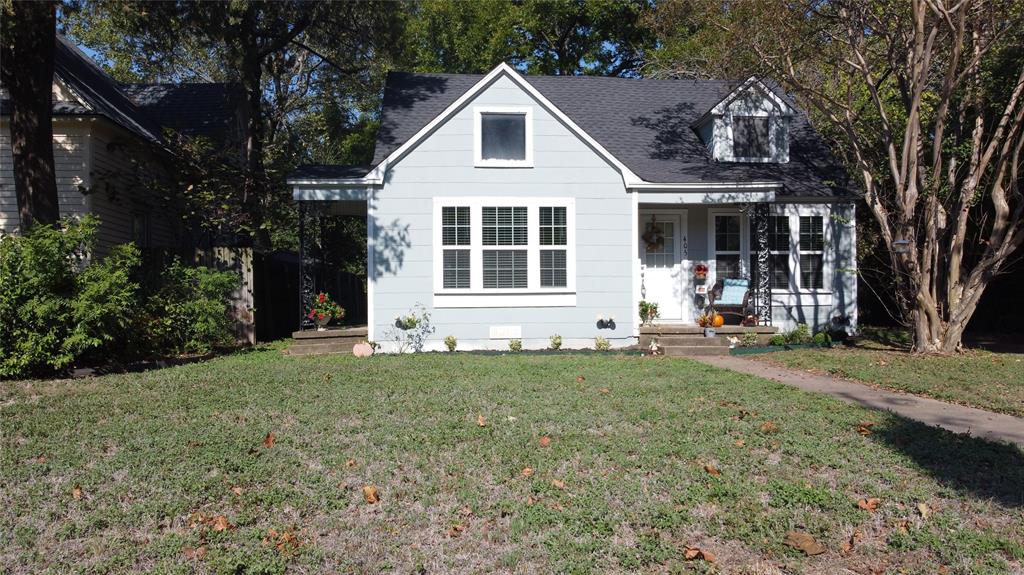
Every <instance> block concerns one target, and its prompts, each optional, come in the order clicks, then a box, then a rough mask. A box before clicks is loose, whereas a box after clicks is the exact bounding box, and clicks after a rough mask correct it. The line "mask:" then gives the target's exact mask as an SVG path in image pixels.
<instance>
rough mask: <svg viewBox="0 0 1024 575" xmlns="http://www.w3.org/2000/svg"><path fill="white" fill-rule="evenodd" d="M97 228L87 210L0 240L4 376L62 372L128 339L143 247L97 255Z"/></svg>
mask: <svg viewBox="0 0 1024 575" xmlns="http://www.w3.org/2000/svg"><path fill="white" fill-rule="evenodd" d="M98 226H99V221H98V220H97V219H96V218H94V217H89V216H87V217H85V218H82V219H81V220H80V221H75V220H71V219H68V220H64V221H62V222H61V224H60V227H59V228H54V227H51V226H44V225H38V226H35V227H33V228H32V230H31V231H29V232H28V234H26V235H24V236H21V237H16V236H7V237H4V238H2V239H0V377H3V378H18V377H27V376H32V375H51V374H54V373H60V372H63V371H65V370H66V369H68V368H69V367H71V365H73V364H74V362H75V361H76V360H78V359H80V358H82V357H83V356H86V355H89V356H94V357H100V358H102V357H106V356H107V355H108V354H109V353H111V351H112V350H114V349H117V348H118V347H119V346H118V345H117V343H118V342H123V341H125V339H127V335H128V329H129V327H130V326H131V324H132V321H133V320H134V319H135V316H136V309H137V301H138V300H137V296H138V287H139V286H138V284H137V283H135V282H133V281H132V280H131V274H132V272H133V271H134V270H135V269H136V268H137V267H138V265H139V252H138V250H137V249H136V248H135V247H134V246H133V245H130V244H129V245H124V246H118V247H116V248H114V249H113V250H111V252H110V254H109V255H108V256H107V257H105V258H103V259H95V258H91V257H90V254H91V252H92V248H93V246H94V245H95V240H96V230H97V228H98Z"/></svg>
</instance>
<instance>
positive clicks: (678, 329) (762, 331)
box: [640, 323, 779, 336]
mask: <svg viewBox="0 0 1024 575" xmlns="http://www.w3.org/2000/svg"><path fill="white" fill-rule="evenodd" d="M778 331H779V328H777V327H774V326H763V325H758V326H752V327H744V326H741V325H723V326H722V327H719V328H715V332H716V333H717V334H718V335H735V336H739V335H741V334H744V333H748V332H754V333H756V334H759V335H771V334H775V333H778ZM640 334H641V335H648V334H649V335H661V336H666V335H701V336H702V335H704V328H702V327H700V326H699V325H692V324H683V323H680V324H673V323H660V324H655V325H652V326H644V327H642V328H640Z"/></svg>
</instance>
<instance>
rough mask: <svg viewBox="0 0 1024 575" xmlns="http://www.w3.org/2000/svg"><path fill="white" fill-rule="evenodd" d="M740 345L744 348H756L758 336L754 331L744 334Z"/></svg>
mask: <svg viewBox="0 0 1024 575" xmlns="http://www.w3.org/2000/svg"><path fill="white" fill-rule="evenodd" d="M740 345H742V346H743V347H756V346H757V334H756V333H754V332H752V331H748V332H746V333H744V334H743V337H742V338H741V339H740Z"/></svg>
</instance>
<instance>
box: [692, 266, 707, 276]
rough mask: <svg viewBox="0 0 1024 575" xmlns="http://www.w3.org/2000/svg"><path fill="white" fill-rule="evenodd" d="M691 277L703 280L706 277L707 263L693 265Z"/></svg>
mask: <svg viewBox="0 0 1024 575" xmlns="http://www.w3.org/2000/svg"><path fill="white" fill-rule="evenodd" d="M693 277H694V278H696V279H699V280H705V279H707V278H708V266H707V264H703V263H700V264H697V265H696V266H694V267H693Z"/></svg>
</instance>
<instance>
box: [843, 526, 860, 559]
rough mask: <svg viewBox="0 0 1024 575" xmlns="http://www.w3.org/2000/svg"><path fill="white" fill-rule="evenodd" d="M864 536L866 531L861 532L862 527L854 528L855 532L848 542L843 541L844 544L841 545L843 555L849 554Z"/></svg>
mask: <svg viewBox="0 0 1024 575" xmlns="http://www.w3.org/2000/svg"><path fill="white" fill-rule="evenodd" d="M863 538H864V533H863V532H861V530H860V529H854V530H853V534H852V535H850V540H849V541H847V542H846V543H843V544H842V546H840V547H839V552H840V553H841V554H843V555H847V554H849V553H850V552H851V551H853V548H854V546H855V545H857V544H858V543H860V541H861V539H863Z"/></svg>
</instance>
